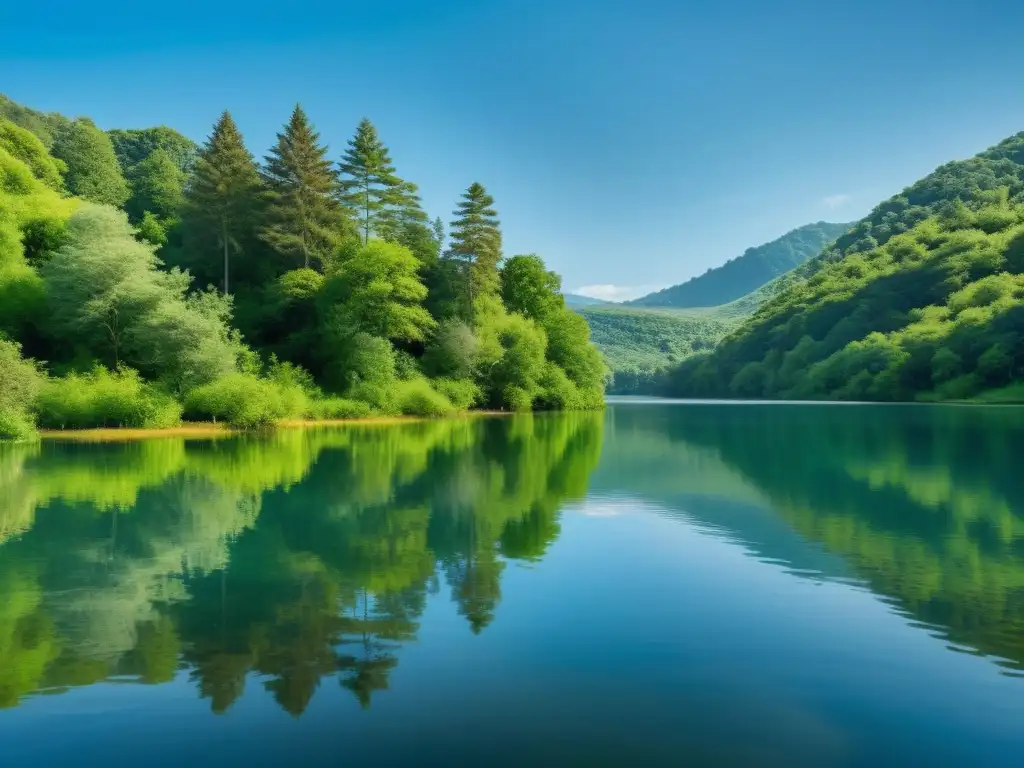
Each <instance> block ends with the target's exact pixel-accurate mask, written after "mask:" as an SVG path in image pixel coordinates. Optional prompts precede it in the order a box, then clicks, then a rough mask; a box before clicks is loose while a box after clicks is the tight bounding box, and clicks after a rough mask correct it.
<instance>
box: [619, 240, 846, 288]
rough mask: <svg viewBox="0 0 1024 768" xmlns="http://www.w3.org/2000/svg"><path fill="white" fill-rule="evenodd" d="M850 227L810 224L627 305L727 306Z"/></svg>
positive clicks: (786, 270)
mask: <svg viewBox="0 0 1024 768" xmlns="http://www.w3.org/2000/svg"><path fill="white" fill-rule="evenodd" d="M850 226H851V225H850V224H830V223H829V222H826V221H819V222H817V223H815V224H807V225H806V226H803V227H800V228H799V229H794V230H793V231H792V232H787V233H786V234H785V235H783V236H782V237H780V238H778V239H777V240H772V241H771V242H770V243H765V244H764V245H759V246H757V247H756V248H748V249H747V250H746V251H745V252H744V254H743V255H742V256H737V257H736V258H734V259H730V260H729V261H727V262H726V263H725V264H723V265H722V266H720V267H715V268H714V269H709V270H708V271H707V272H705V273H704V274H703V275H701V276H700V277H695V278H692V279H691V280H687V281H686V282H685V283H681V284H680V285H673V286H672V287H671V288H665V289H664V290H661V291H658V292H657V293H651V294H648V295H647V296H641V297H640V298H639V299H633V300H632V301H628V302H626V304H629V305H631V306H637V307H677V308H684V307H715V306H718V305H720V304H728V303H729V302H730V301H735V300H736V299H739V298H741V297H743V296H746V295H747V294H749V293H751V292H752V291H756V290H757V289H758V288H760V287H761V286H762V285H764V284H765V283H767V282H769V281H771V280H774V279H775V278H776V277H778V276H779V275H782V274H783V273H785V272H788V271H790V270H791V269H793V268H794V267H798V266H800V265H801V264H803V263H804V262H806V261H807V260H808V259H811V258H813V257H814V256H817V255H818V254H819V253H820V252H821V250H822V249H823V248H824V247H825V246H827V245H829V244H830V243H832V242H833V241H834V240H835V239H836V238H837V237H839V236H840V235H843V234H845V233H846V232H847V231H848V230H849V229H850Z"/></svg>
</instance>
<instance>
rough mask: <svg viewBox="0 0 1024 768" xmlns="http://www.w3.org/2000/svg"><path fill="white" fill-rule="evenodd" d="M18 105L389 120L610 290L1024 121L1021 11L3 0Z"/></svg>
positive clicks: (136, 118) (269, 135)
mask: <svg viewBox="0 0 1024 768" xmlns="http://www.w3.org/2000/svg"><path fill="white" fill-rule="evenodd" d="M0 29H4V30H5V33H4V45H3V46H2V47H0V91H2V92H4V93H6V94H7V95H8V96H10V97H11V98H13V99H15V100H16V101H19V102H22V103H25V104H28V105H30V106H33V107H36V108H39V109H45V110H57V111H61V112H64V113H67V114H72V115H77V114H81V115H89V116H91V117H92V118H93V119H94V120H96V122H97V123H98V124H99V125H100V126H101V127H104V128H112V127H143V126H148V125H155V124H161V123H162V124H166V125H170V126H172V127H174V128H177V129H178V130H181V131H182V132H183V133H185V134H187V135H189V136H191V137H193V138H195V139H197V140H202V139H203V138H205V136H206V135H207V134H208V133H209V130H210V127H211V125H212V123H213V121H214V120H215V119H216V117H217V115H218V113H219V112H220V111H221V110H222V109H224V108H228V109H230V110H231V112H232V113H233V114H234V115H235V117H236V119H237V120H238V122H239V124H240V126H241V128H242V130H243V132H244V133H245V136H246V140H247V143H248V144H249V146H250V148H251V149H252V150H253V151H254V153H255V154H256V155H257V156H258V157H261V156H262V155H263V154H264V152H265V151H266V148H267V147H269V146H270V144H271V143H272V141H273V138H274V134H275V132H276V131H277V130H278V129H279V128H280V126H281V124H282V123H284V121H285V120H286V119H287V117H288V114H289V112H290V110H291V108H292V106H293V105H294V104H295V102H297V101H299V102H301V103H302V104H303V106H304V107H305V108H306V111H307V112H308V113H309V115H310V116H311V118H312V119H313V120H314V122H315V123H316V125H317V127H318V129H319V130H320V131H321V133H322V135H323V138H324V140H325V141H326V142H327V143H328V144H329V145H330V147H331V154H332V156H334V157H337V156H338V155H339V154H340V152H341V150H342V148H343V146H344V144H345V142H346V141H347V140H348V138H349V136H350V135H351V133H352V131H353V130H354V128H355V125H356V123H357V122H358V120H359V118H360V117H362V116H364V115H366V116H368V117H369V118H370V119H371V120H373V121H374V122H375V123H376V124H377V127H378V129H379V131H380V133H381V135H382V137H383V138H384V140H385V141H386V143H387V144H388V145H389V146H390V148H391V151H392V156H393V158H394V160H395V162H396V164H397V167H398V171H399V173H400V174H401V175H402V176H404V177H405V178H408V179H410V180H412V181H415V182H417V183H418V184H419V185H420V188H421V190H422V193H423V199H424V203H425V206H426V207H427V209H428V211H429V212H430V213H431V215H435V214H440V215H441V216H442V217H443V218H444V219H445V221H447V220H449V219H450V218H451V216H450V212H451V210H452V209H453V207H454V203H455V201H456V200H457V198H458V196H459V194H460V193H461V191H462V190H463V189H464V188H465V187H466V186H468V185H469V183H470V182H472V181H480V182H481V183H483V184H484V185H485V186H486V187H487V188H488V189H489V190H490V191H491V193H492V194H493V195H494V196H495V198H496V201H497V207H498V210H499V213H500V214H501V218H502V222H503V228H504V233H505V244H506V252H507V253H510V254H511V253H523V252H536V253H539V254H540V255H542V256H543V257H544V258H545V259H546V260H547V261H548V263H549V264H550V265H551V267H552V268H554V269H555V270H557V271H558V272H560V273H561V274H562V275H563V276H564V286H565V288H566V289H578V288H580V287H583V286H590V289H589V290H588V292H589V293H592V294H598V295H605V296H610V297H615V298H621V297H624V296H631V295H636V294H638V293H641V292H644V291H645V290H648V289H654V288H658V287H662V286H665V285H669V284H673V283H677V282H680V281H682V280H684V279H686V278H688V277H691V276H693V275H697V274H700V273H702V272H704V271H705V270H706V269H708V268H709V267H713V266H717V265H718V264H720V263H722V262H723V261H725V260H726V259H728V258H731V257H732V256H735V255H738V254H740V253H742V252H743V250H744V249H745V248H747V247H748V246H752V245H757V244H759V243H762V242H765V241H767V240H771V239H773V238H775V237H777V236H779V235H780V234H782V233H784V232H786V231H787V230H789V229H792V228H794V227H797V226H800V225H802V224H805V223H808V222H810V221H817V220H821V219H824V220H830V221H843V220H854V219H856V218H858V217H860V216H862V215H864V214H865V213H866V212H867V211H868V210H869V209H870V208H871V207H872V206H873V205H874V204H875V203H877V202H878V201H880V200H881V199H883V198H885V197H888V196H889V195H891V194H893V193H894V192H897V191H898V190H900V189H902V188H903V187H904V186H906V185H907V184H909V183H911V182H913V181H914V180H915V179H917V178H919V177H921V176H922V175H924V174H926V173H928V172H929V171H931V170H932V169H934V168H935V167H936V166H937V165H939V164H941V163H943V162H945V161H947V160H951V159H954V158H962V157H968V156H970V155H972V154H974V153H975V152H978V151H980V150H982V149H984V148H985V147H987V146H989V145H991V144H994V143H995V142H997V141H999V140H1000V139H1002V138H1004V137H1005V136H1008V135H1010V134H1012V133H1015V132H1017V131H1020V130H1024V80H1022V79H1021V73H1022V72H1024V46H1022V45H1021V44H1020V35H1021V32H1022V31H1024V3H1015V2H1012V1H1011V0H998V1H996V0H972V2H970V3H965V2H962V1H961V2H956V3H953V2H946V1H945V0H932V2H925V0H917V1H916V2H909V0H885V1H883V0H863V1H862V2H858V3H854V2H843V3H840V2H835V3H833V2H826V1H825V0H817V2H807V1H805V0H800V1H799V2H797V1H796V0H790V1H786V0H775V1H772V0H715V1H713V2H703V1H692V2H684V0H664V1H655V0H622V1H620V0H589V1H588V2H584V1H583V0H546V1H545V0H505V2H497V1H495V0H475V1H473V2H471V1H469V0H434V2H412V1H411V0H406V1H404V2H379V3H370V2H365V0H363V1H362V2H359V3H350V2H346V1H345V0H333V1H325V2H321V1H320V0H288V1H287V2H278V3H274V4H271V3H263V2H260V1H258V0H257V1H254V2H247V3H245V4H238V5H235V4H233V3H227V2H211V1H210V0H206V1H205V2H197V1H196V0H177V2H175V3H167V4H155V3H154V4H149V5H145V4H140V3H138V2H137V1H136V2H130V3H129V2H123V0H110V1H109V2H106V3H103V4H101V5H96V4H88V3H77V2H75V3H71V2H67V0H55V1H54V2H50V3H46V4H40V3H36V4H30V3H13V2H12V3H6V2H5V3H0Z"/></svg>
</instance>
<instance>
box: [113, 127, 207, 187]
mask: <svg viewBox="0 0 1024 768" xmlns="http://www.w3.org/2000/svg"><path fill="white" fill-rule="evenodd" d="M107 135H109V136H110V142H111V144H113V146H114V154H115V155H116V156H117V161H118V163H120V165H121V169H122V171H123V172H124V175H125V177H126V178H128V179H131V177H132V169H134V168H135V167H136V166H137V165H138V164H139V163H141V162H143V161H144V160H146V159H147V158H148V157H150V156H151V155H152V154H153V153H154V152H155V151H157V150H160V151H162V152H163V153H165V154H166V155H167V157H169V158H170V159H171V161H172V162H173V163H174V166H175V167H176V168H177V169H178V170H179V171H181V172H182V173H189V172H190V171H191V170H192V166H193V165H194V163H195V160H196V155H197V154H198V153H199V147H198V146H197V145H196V143H195V142H194V141H192V139H190V138H188V137H187V136H183V135H181V134H180V133H178V132H177V131H176V130H174V129H173V128H168V127H167V126H165V125H158V126H156V127H154V128H141V129H136V128H132V129H129V130H121V129H114V130H112V131H107Z"/></svg>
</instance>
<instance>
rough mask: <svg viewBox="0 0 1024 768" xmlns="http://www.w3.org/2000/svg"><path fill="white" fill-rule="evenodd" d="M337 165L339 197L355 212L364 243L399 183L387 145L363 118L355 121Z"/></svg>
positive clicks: (379, 222) (376, 225) (392, 197)
mask: <svg viewBox="0 0 1024 768" xmlns="http://www.w3.org/2000/svg"><path fill="white" fill-rule="evenodd" d="M340 167H341V173H342V181H341V189H342V200H343V201H344V203H345V205H346V206H348V207H349V208H350V209H351V210H352V211H353V212H354V213H355V215H356V219H357V220H358V222H359V228H360V231H361V232H362V237H363V242H364V243H366V242H368V241H369V239H370V234H371V233H374V234H378V230H379V228H380V225H381V221H382V219H383V218H385V209H386V206H387V205H388V204H389V203H390V202H392V200H393V199H394V198H395V197H396V195H395V189H396V188H397V187H398V186H399V185H400V184H401V182H400V180H399V179H398V177H397V176H396V175H395V167H394V166H393V165H392V164H391V156H390V155H389V154H388V148H387V147H385V146H384V143H383V142H382V141H381V140H380V137H379V136H377V129H376V128H374V126H373V123H371V122H370V121H369V120H367V119H366V118H363V119H362V120H361V121H360V122H359V127H358V128H356V133H355V136H353V137H352V139H351V140H350V141H349V143H348V149H346V150H345V154H344V155H342V158H341V164H340Z"/></svg>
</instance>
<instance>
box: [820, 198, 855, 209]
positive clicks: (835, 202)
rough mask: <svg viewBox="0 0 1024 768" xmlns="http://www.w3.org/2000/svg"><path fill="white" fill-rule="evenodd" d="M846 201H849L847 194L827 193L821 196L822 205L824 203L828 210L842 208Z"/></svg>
mask: <svg viewBox="0 0 1024 768" xmlns="http://www.w3.org/2000/svg"><path fill="white" fill-rule="evenodd" d="M848 202H850V196H849V195H828V196H827V197H823V198H821V203H822V205H824V206H825V207H826V208H829V209H830V210H835V209H836V208H842V207H843V206H844V205H846V204H847V203H848Z"/></svg>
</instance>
